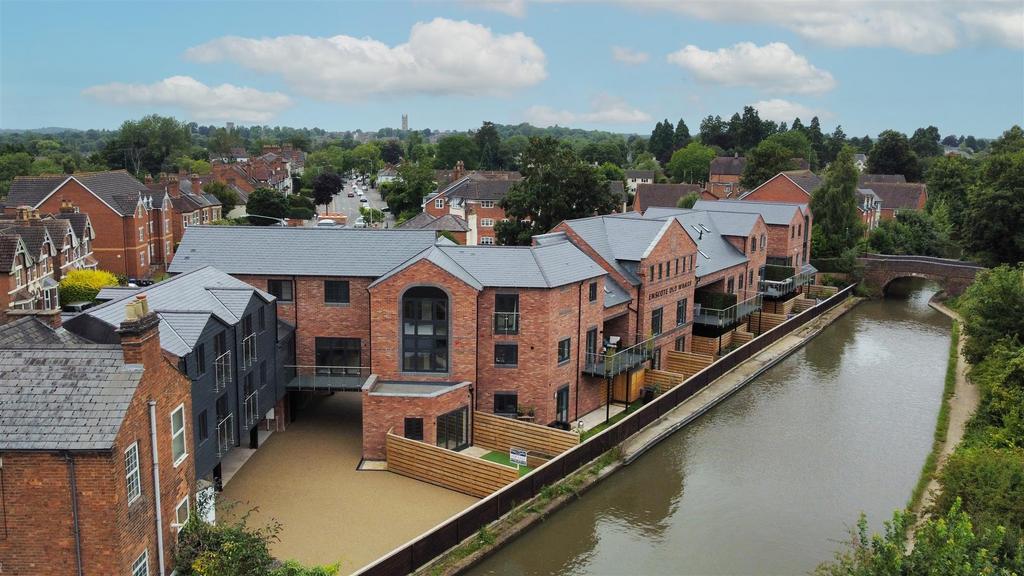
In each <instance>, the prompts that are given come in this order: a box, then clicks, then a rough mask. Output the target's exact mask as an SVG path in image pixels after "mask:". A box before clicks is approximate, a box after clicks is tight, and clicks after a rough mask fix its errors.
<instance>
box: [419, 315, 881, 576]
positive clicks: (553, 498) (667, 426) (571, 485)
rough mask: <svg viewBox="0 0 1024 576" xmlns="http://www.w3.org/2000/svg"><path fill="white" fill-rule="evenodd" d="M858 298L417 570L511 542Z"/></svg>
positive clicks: (439, 569)
mask: <svg viewBox="0 0 1024 576" xmlns="http://www.w3.org/2000/svg"><path fill="white" fill-rule="evenodd" d="M861 300H862V299H860V298H848V299H846V300H844V301H843V302H841V303H840V304H838V305H836V306H835V307H834V308H832V309H830V310H828V311H826V312H824V313H822V314H821V315H820V316H818V317H816V318H814V319H813V320H811V321H809V322H808V323H807V324H805V325H803V326H800V327H799V328H798V329H796V330H794V331H793V332H791V333H789V334H787V335H785V336H783V337H782V338H780V339H779V340H778V341H776V342H774V343H773V344H771V345H769V346H767V347H766V348H764V349H763V350H761V351H759V352H757V353H756V354H754V355H753V356H751V357H750V358H749V359H748V360H746V361H744V362H743V363H741V364H740V365H738V366H736V367H735V368H733V369H732V370H730V371H728V372H726V373H725V374H723V375H722V376H721V377H719V378H717V379H716V380H714V381H712V382H711V383H710V384H709V385H708V386H706V387H704V388H703V389H701V390H700V391H699V392H697V393H696V394H694V395H693V396H691V397H690V398H688V399H687V400H685V401H684V402H683V403H681V404H680V405H679V406H677V407H676V408H675V409H673V410H671V411H669V412H668V413H666V414H665V415H664V416H662V417H661V418H660V419H658V420H657V421H655V422H654V423H652V424H650V425H649V426H647V427H645V428H644V429H642V430H640V431H639V432H638V433H637V434H635V435H634V436H632V437H630V438H629V439H627V440H626V441H625V442H623V444H622V445H621V446H619V447H616V448H615V449H613V450H612V451H610V452H609V453H608V454H606V455H605V456H604V457H602V458H601V459H599V460H598V461H597V462H596V463H595V464H593V465H590V466H587V467H585V468H584V469H583V470H581V471H580V472H578V473H576V474H574V475H572V476H570V477H568V478H566V479H565V480H563V481H562V482H559V483H558V484H556V485H554V486H552V487H551V488H550V490H547V491H545V492H542V493H541V494H540V495H539V496H537V497H536V498H534V499H531V500H530V501H527V502H525V503H523V504H521V505H519V506H518V507H517V508H516V509H515V510H513V511H512V512H510V513H509V514H507V515H505V516H504V517H502V518H501V519H499V520H498V521H496V522H494V523H493V524H492V525H490V526H488V527H487V528H485V529H483V530H481V532H480V533H478V534H477V535H476V536H475V537H474V538H472V539H470V540H469V541H467V542H464V543H463V544H461V545H460V546H459V547H457V548H456V549H454V550H452V551H450V552H449V553H447V554H445V555H443V556H441V557H439V558H438V559H437V560H435V561H434V562H431V563H429V564H427V565H425V566H424V567H423V568H421V569H420V570H418V571H417V574H430V575H439V574H459V573H464V572H466V571H467V570H469V569H471V568H472V567H473V566H475V565H477V564H479V563H480V562H482V561H484V560H485V559H486V558H487V557H489V556H490V555H492V554H494V553H495V552H496V551H498V550H500V549H501V548H502V547H503V546H505V545H508V544H510V543H511V542H513V541H514V540H515V539H516V538H517V537H519V536H520V535H522V534H524V533H525V532H527V531H528V530H530V529H531V528H532V527H533V526H534V525H535V524H537V523H538V522H540V521H542V520H544V519H545V518H547V517H549V516H550V515H551V514H554V513H555V512H557V511H558V510H560V509H562V508H563V507H564V506H566V505H568V504H570V503H571V502H573V501H574V500H576V499H578V498H580V497H581V496H582V495H583V494H584V493H586V492H587V491H589V490H590V489H591V488H593V487H595V486H596V485H597V484H598V483H600V482H602V481H603V480H605V479H607V478H609V477H611V476H612V474H614V473H615V472H616V471H618V470H620V469H621V468H622V467H624V466H628V465H629V464H631V463H632V462H633V461H635V460H636V459H637V458H639V457H640V456H641V455H642V454H644V453H645V452H647V451H648V450H650V449H651V448H653V447H655V446H656V445H657V444H658V443H659V442H661V441H663V440H665V439H666V438H668V437H669V436H671V435H672V434H673V433H674V432H676V431H678V430H680V429H681V428H683V427H685V426H686V425H687V424H689V423H690V422H692V421H693V420H695V419H696V418H698V417H700V416H701V415H702V414H704V413H705V412H707V411H708V410H711V409H712V408H714V407H715V406H716V405H718V404H719V403H720V402H722V401H723V400H725V399H727V398H728V397H729V396H731V395H732V394H734V393H736V392H737V391H739V390H741V389H742V388H743V387H744V386H746V385H747V384H749V383H751V382H753V381H755V380H756V379H757V378H758V377H759V376H760V375H761V374H763V373H764V372H765V371H767V370H768V369H770V368H771V367H772V366H775V365H776V364H778V363H779V362H781V361H782V360H784V359H785V358H787V357H788V356H790V355H791V354H793V353H794V352H796V351H797V350H798V349H799V348H801V347H802V346H804V345H805V344H806V343H807V342H808V341H809V340H810V339H812V338H814V337H815V336H817V335H818V334H819V333H821V331H822V330H824V329H825V328H826V327H828V326H829V325H830V324H832V323H833V322H835V321H836V320H837V319H838V318H839V317H841V316H842V315H844V314H846V313H847V312H848V311H850V310H851V309H852V308H853V307H855V306H856V305H857V304H859V303H860V302H861Z"/></svg>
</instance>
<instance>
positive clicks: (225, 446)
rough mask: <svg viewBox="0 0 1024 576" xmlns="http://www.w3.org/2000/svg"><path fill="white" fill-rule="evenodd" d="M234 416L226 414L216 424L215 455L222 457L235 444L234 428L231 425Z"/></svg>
mask: <svg viewBox="0 0 1024 576" xmlns="http://www.w3.org/2000/svg"><path fill="white" fill-rule="evenodd" d="M234 417H235V415H234V414H228V415H227V416H225V417H224V418H222V419H221V420H220V422H217V455H218V456H223V455H224V454H227V452H228V450H231V447H232V446H234V444H235V428H234V427H233V426H232V425H231V424H232V421H233V420H234Z"/></svg>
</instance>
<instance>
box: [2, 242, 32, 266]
mask: <svg viewBox="0 0 1024 576" xmlns="http://www.w3.org/2000/svg"><path fill="white" fill-rule="evenodd" d="M19 247H21V248H22V249H23V250H25V252H26V253H27V252H28V249H27V248H25V241H24V240H22V239H21V236H19V235H17V234H3V233H0V272H3V273H10V272H11V270H13V269H14V257H15V256H17V254H18V248H19ZM30 257H31V255H30Z"/></svg>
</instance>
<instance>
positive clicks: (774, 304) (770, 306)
mask: <svg viewBox="0 0 1024 576" xmlns="http://www.w3.org/2000/svg"><path fill="white" fill-rule="evenodd" d="M799 299H800V296H794V297H792V298H790V299H789V300H786V301H784V302H783V301H774V300H766V301H765V302H764V305H763V306H762V308H761V311H762V312H771V313H772V314H783V315H788V314H790V313H791V312H792V311H793V306H795V305H796V301H797V300H799Z"/></svg>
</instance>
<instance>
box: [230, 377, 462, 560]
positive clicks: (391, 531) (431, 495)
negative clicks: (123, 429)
mask: <svg viewBox="0 0 1024 576" xmlns="http://www.w3.org/2000/svg"><path fill="white" fill-rule="evenodd" d="M360 444H361V424H360V398H359V394H357V393H338V394H335V395H333V396H325V397H320V398H315V399H313V400H312V401H311V402H310V403H309V404H308V405H306V406H304V407H301V408H299V412H298V418H297V419H296V421H295V422H293V423H291V424H290V425H289V427H288V429H287V431H285V432H277V433H275V434H273V435H272V436H271V437H270V438H269V439H268V440H267V441H266V443H265V444H264V445H263V446H261V447H260V449H259V450H257V451H256V453H255V454H254V455H253V456H252V458H251V459H250V460H249V461H248V462H247V463H246V464H245V466H244V467H243V468H242V469H241V470H240V471H239V472H238V474H237V475H236V476H235V477H234V478H232V479H231V481H230V482H229V483H228V485H227V486H226V487H225V488H224V492H223V493H221V494H220V495H219V502H222V503H223V502H236V503H238V505H237V507H236V508H235V509H234V510H233V513H240V512H244V511H246V510H248V509H249V508H252V507H257V508H258V510H257V511H256V512H254V513H253V514H252V516H251V517H250V522H251V524H252V525H254V526H260V525H262V524H263V523H265V522H267V521H268V520H270V519H276V520H278V521H279V522H281V523H282V524H283V530H282V532H281V541H280V542H279V543H277V544H275V545H274V546H273V553H274V555H275V556H276V557H278V558H280V559H282V560H285V559H295V560H298V561H300V562H302V563H305V564H330V563H333V562H339V561H340V562H341V563H342V573H343V574H348V573H351V572H352V571H354V570H356V569H358V568H361V567H362V566H364V565H366V564H367V563H369V562H371V561H373V560H375V559H376V558H378V557H380V556H381V555H383V554H385V553H386V552H388V551H389V550H391V549H393V548H395V547H396V546H399V545H401V544H403V543H405V542H407V541H408V540H410V539H412V538H413V537H414V536H416V535H418V534H420V533H421V532H423V531H424V530H427V529H429V528H432V527H433V526H435V525H437V524H439V523H440V522H441V521H443V520H445V519H446V518H448V517H450V516H452V515H454V514H455V513H457V512H459V511H460V510H462V509H464V508H466V507H467V506H469V505H470V504H472V503H473V502H475V501H476V499H475V498H472V497H470V496H466V495H463V494H459V493H457V492H452V491H450V490H446V489H444V488H440V487H437V486H433V485H430V484H425V483H422V482H418V481H416V480H412V479H410V478H405V477H403V476H399V475H397V474H392V473H390V472H379V471H357V470H356V466H357V465H358V464H359V458H360Z"/></svg>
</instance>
